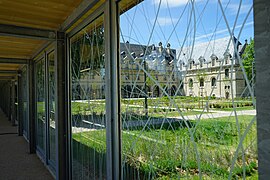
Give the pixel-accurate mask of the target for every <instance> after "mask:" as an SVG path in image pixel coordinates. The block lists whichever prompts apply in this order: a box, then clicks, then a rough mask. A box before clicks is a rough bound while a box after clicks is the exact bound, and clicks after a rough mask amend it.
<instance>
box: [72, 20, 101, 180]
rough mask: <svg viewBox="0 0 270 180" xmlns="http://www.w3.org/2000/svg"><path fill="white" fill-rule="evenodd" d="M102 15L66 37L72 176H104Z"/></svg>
mask: <svg viewBox="0 0 270 180" xmlns="http://www.w3.org/2000/svg"><path fill="white" fill-rule="evenodd" d="M103 18H104V16H103V15H101V16H99V17H98V18H97V19H95V20H94V21H93V22H91V23H90V24H89V25H87V26H86V27H85V28H84V29H82V30H81V31H79V32H78V33H77V34H75V35H74V36H73V37H72V38H71V39H70V48H71V49H70V50H71V79H72V82H71V116H72V117H71V121H72V122H71V124H72V140H71V141H72V142H71V144H72V145H71V146H72V179H105V178H106V130H105V129H106V123H105V113H106V109H105V107H106V101H105V62H104V26H103V21H104V20H103Z"/></svg>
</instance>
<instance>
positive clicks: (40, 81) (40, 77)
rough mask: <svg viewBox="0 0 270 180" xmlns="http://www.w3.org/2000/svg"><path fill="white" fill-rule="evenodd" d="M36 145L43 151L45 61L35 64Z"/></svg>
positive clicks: (44, 142)
mask: <svg viewBox="0 0 270 180" xmlns="http://www.w3.org/2000/svg"><path fill="white" fill-rule="evenodd" d="M35 77H36V113H37V114H36V128H37V129H36V135H37V136H36V137H37V138H36V145H37V148H38V149H39V150H41V151H42V152H43V153H44V151H45V144H46V141H45V132H46V128H45V127H46V125H45V124H46V111H45V107H46V106H45V59H44V58H43V59H41V60H40V61H38V62H37V63H36V76H35Z"/></svg>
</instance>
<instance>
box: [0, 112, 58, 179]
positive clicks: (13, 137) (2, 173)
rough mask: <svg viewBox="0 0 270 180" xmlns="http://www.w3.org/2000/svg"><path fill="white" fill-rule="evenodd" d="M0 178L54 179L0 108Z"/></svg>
mask: <svg viewBox="0 0 270 180" xmlns="http://www.w3.org/2000/svg"><path fill="white" fill-rule="evenodd" d="M0 154H1V156H0V179H6V180H13V179H14V180H18V179H20V180H23V179H27V180H32V179H33V180H38V179H44V180H45V179H46V180H50V179H53V177H52V176H51V174H50V172H49V171H48V170H47V169H46V167H45V166H44V165H43V164H42V162H41V161H40V160H39V159H38V157H37V156H36V155H35V154H29V148H28V143H27V142H26V141H25V139H24V138H23V137H22V136H18V134H17V126H12V125H11V123H10V122H9V121H8V119H7V117H6V116H5V114H4V113H3V112H2V110H1V109H0Z"/></svg>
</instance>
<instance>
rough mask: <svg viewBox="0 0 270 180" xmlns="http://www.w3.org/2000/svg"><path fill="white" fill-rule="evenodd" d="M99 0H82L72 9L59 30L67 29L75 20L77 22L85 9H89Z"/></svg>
mask: <svg viewBox="0 0 270 180" xmlns="http://www.w3.org/2000/svg"><path fill="white" fill-rule="evenodd" d="M98 1H99V0H83V1H82V2H81V3H80V4H79V6H78V7H77V8H76V9H74V10H73V12H72V13H71V14H70V16H68V18H67V19H66V20H65V21H64V23H63V24H62V25H61V28H60V30H61V31H64V32H65V31H66V30H68V29H69V28H70V27H71V26H72V25H73V24H74V23H75V22H77V21H78V20H79V19H80V18H81V17H82V16H83V15H84V14H85V13H86V12H87V11H89V10H90V9H91V8H92V7H93V6H94V5H95V4H96V3H98Z"/></svg>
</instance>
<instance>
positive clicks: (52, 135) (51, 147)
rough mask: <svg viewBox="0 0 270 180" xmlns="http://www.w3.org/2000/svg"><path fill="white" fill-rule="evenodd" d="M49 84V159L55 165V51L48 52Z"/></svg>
mask: <svg viewBox="0 0 270 180" xmlns="http://www.w3.org/2000/svg"><path fill="white" fill-rule="evenodd" d="M48 69H49V72H48V73H49V74H48V81H49V83H48V85H49V93H48V94H49V99H48V103H49V112H48V113H49V160H50V161H51V162H52V164H53V166H55V160H56V159H55V158H56V134H55V133H56V131H55V93H56V92H55V90H56V89H55V59H54V51H52V52H51V53H49V54H48Z"/></svg>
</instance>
